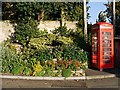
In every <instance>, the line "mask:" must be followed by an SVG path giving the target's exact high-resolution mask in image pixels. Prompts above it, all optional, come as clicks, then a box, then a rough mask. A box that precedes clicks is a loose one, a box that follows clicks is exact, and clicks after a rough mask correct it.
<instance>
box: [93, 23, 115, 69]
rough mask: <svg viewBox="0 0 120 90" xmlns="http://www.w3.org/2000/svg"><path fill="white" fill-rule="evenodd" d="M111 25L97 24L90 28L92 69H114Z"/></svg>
mask: <svg viewBox="0 0 120 90" xmlns="http://www.w3.org/2000/svg"><path fill="white" fill-rule="evenodd" d="M113 40H114V35H113V25H112V24H109V23H106V22H98V23H96V24H94V25H93V26H92V67H95V68H98V69H100V71H102V70H103V69H107V68H114V41H113Z"/></svg>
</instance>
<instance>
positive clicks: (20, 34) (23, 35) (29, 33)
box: [13, 20, 39, 46]
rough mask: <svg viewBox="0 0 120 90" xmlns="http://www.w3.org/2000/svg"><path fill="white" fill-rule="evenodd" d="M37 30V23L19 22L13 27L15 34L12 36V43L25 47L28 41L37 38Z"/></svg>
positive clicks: (30, 21) (32, 21)
mask: <svg viewBox="0 0 120 90" xmlns="http://www.w3.org/2000/svg"><path fill="white" fill-rule="evenodd" d="M38 33H39V29H38V28H37V22H36V21H34V20H29V22H26V23H23V22H20V23H18V24H17V26H16V27H15V33H14V34H13V41H14V42H18V43H21V44H23V45H24V46H27V45H28V43H29V41H30V39H31V38H34V37H36V36H38Z"/></svg>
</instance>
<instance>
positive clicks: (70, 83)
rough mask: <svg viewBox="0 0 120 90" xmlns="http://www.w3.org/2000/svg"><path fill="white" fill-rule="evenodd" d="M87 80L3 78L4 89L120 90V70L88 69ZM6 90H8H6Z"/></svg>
mask: <svg viewBox="0 0 120 90" xmlns="http://www.w3.org/2000/svg"><path fill="white" fill-rule="evenodd" d="M85 73H86V76H85V79H68V80H67V79H66V80H54V79H53V80H49V79H48V80H47V79H46V80H43V79H35V80H34V79H21V78H5V77H4V78H1V79H2V88H9V89H10V88H109V89H110V88H112V89H111V90H118V88H119V90H120V69H118V68H115V69H106V70H103V71H99V70H97V69H90V68H89V69H87V70H86V72H85ZM49 78H51V77H49ZM5 90H6V89H5Z"/></svg>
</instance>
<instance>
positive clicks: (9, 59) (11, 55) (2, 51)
mask: <svg viewBox="0 0 120 90" xmlns="http://www.w3.org/2000/svg"><path fill="white" fill-rule="evenodd" d="M0 61H1V62H2V72H11V71H12V69H13V67H14V66H15V65H18V64H19V63H20V61H19V56H18V55H17V54H16V52H15V50H12V49H10V48H9V47H8V46H7V45H4V44H2V45H1V47H0Z"/></svg>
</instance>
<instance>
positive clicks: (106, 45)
mask: <svg viewBox="0 0 120 90" xmlns="http://www.w3.org/2000/svg"><path fill="white" fill-rule="evenodd" d="M103 47H111V44H103Z"/></svg>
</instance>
